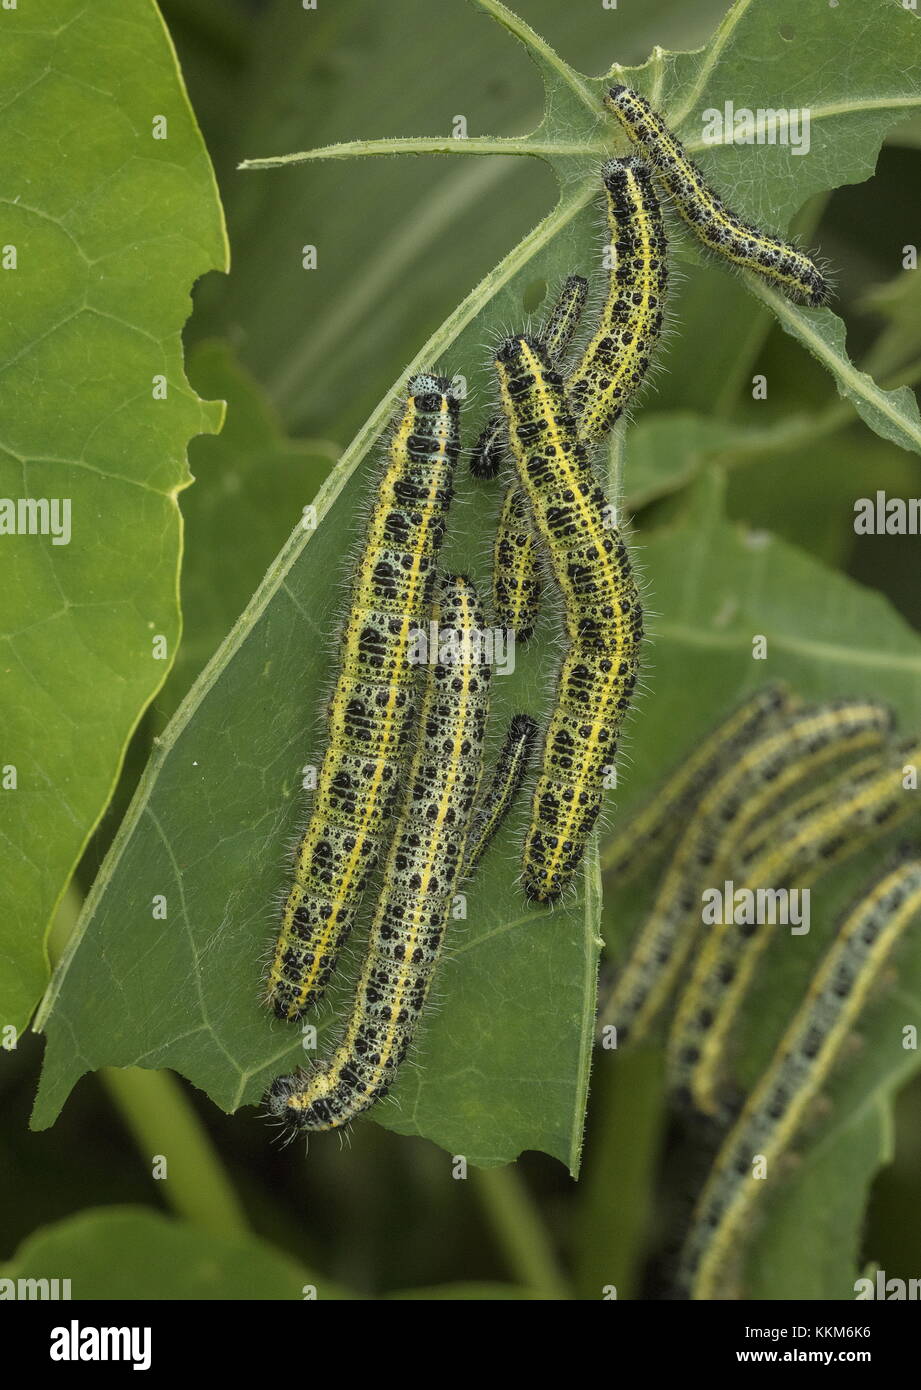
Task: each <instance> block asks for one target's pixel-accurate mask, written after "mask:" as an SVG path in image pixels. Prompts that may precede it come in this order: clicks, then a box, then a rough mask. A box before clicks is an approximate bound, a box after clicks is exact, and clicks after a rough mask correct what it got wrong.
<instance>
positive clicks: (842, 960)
mask: <svg viewBox="0 0 921 1390" xmlns="http://www.w3.org/2000/svg"><path fill="white" fill-rule="evenodd" d="M919 914H921V861H919V860H918V859H917V858H911V859H907V860H905V861H903V862H901V863H897V864H896V865H895V866H893V867H889V868H887V869H886V870H885V871H884V873H883V874H882V875H881V876H880V877H879V879H878V880H877V881H876V882H875V883H874V884H873V885H872V886H871V887H870V888H869V890H868V891H867V892H866V893H865V894H864V896H862V897H861V898H860V899H859V900H858V901H857V903H856V904H855V905H854V906H853V907H852V908H851V909H850V910H849V911H848V912H847V913H846V914H845V915H844V918H843V920H842V921H841V923H840V925H839V928H838V931H837V934H836V936H835V938H834V940H833V941H832V944H831V946H830V947H829V949H828V951H827V952H826V954H825V957H824V959H823V960H822V962H821V964H820V965H819V968H818V970H817V972H816V974H815V976H814V978H813V980H812V981H811V983H810V985H809V988H808V990H807V992H806V995H805V997H804V999H803V1001H802V1003H801V1004H800V1006H799V1008H798V1009H797V1011H796V1013H795V1015H794V1016H793V1019H792V1021H791V1022H790V1025H789V1027H788V1028H787V1029H786V1031H785V1033H784V1035H783V1037H782V1038H781V1040H780V1042H779V1043H778V1045H777V1049H776V1051H775V1053H774V1056H773V1058H772V1060H771V1062H770V1063H769V1064H768V1067H767V1070H766V1071H765V1072H764V1073H763V1075H762V1076H761V1079H760V1080H759V1082H758V1083H757V1085H756V1086H755V1088H754V1090H753V1091H752V1093H751V1095H750V1096H749V1098H748V1100H747V1101H746V1103H745V1107H744V1109H743V1110H742V1113H741V1114H740V1115H739V1117H738V1119H737V1120H736V1122H735V1124H734V1125H733V1127H732V1129H731V1130H730V1132H729V1134H728V1135H727V1136H726V1139H725V1141H724V1143H723V1145H722V1147H721V1149H720V1150H719V1153H718V1154H717V1157H716V1160H715V1162H714V1164H713V1169H712V1172H711V1175H710V1177H709V1179H708V1181H707V1183H706V1185H705V1187H704V1189H703V1192H702V1193H701V1195H700V1198H699V1199H698V1202H697V1205H696V1208H695V1211H694V1215H693V1218H692V1222H691V1228H690V1231H689V1232H688V1235H687V1238H686V1240H685V1244H684V1249H683V1252H682V1255H681V1258H680V1262H679V1272H678V1282H679V1287H680V1290H681V1292H682V1293H683V1294H684V1295H685V1296H687V1297H690V1298H694V1299H713V1298H719V1297H726V1281H727V1277H729V1278H730V1279H731V1276H732V1266H733V1265H734V1264H738V1262H739V1258H740V1253H741V1248H742V1245H743V1242H744V1237H745V1233H746V1228H747V1225H748V1222H749V1218H750V1215H751V1211H752V1208H753V1207H754V1206H755V1204H756V1203H757V1202H758V1199H759V1195H760V1193H761V1192H763V1190H764V1188H765V1187H766V1186H767V1185H768V1183H766V1182H765V1177H766V1178H767V1179H768V1180H770V1179H771V1178H772V1177H773V1176H774V1173H775V1170H776V1169H777V1167H778V1164H779V1162H780V1160H781V1157H782V1155H783V1154H784V1152H785V1151H786V1150H787V1149H789V1147H790V1144H791V1141H792V1139H793V1137H794V1135H795V1134H796V1131H797V1129H798V1127H799V1126H800V1123H801V1121H802V1119H803V1117H804V1115H805V1114H806V1112H807V1110H808V1108H809V1106H810V1105H811V1104H812V1102H813V1101H814V1099H815V1097H816V1096H817V1095H818V1093H819V1091H820V1090H821V1088H822V1086H823V1085H824V1084H825V1082H826V1080H827V1078H828V1075H829V1073H830V1071H831V1069H832V1067H833V1066H834V1064H835V1061H836V1060H837V1058H838V1057H839V1056H840V1053H841V1049H842V1047H843V1045H844V1044H845V1042H846V1041H847V1039H848V1037H849V1036H850V1033H851V1030H852V1029H853V1027H854V1025H855V1023H856V1021H857V1019H858V1017H859V1015H860V1013H861V1011H862V1010H863V1008H864V1007H865V1005H866V1003H867V999H868V997H869V995H870V993H871V990H872V989H873V986H874V985H875V983H876V980H877V979H878V977H879V974H880V970H881V968H882V966H883V965H884V964H885V963H886V962H887V961H888V959H889V958H890V956H891V954H892V951H893V949H894V947H895V946H896V944H897V943H898V941H899V939H900V938H901V937H902V935H903V934H904V932H905V931H906V929H907V928H908V927H909V926H910V925H911V923H912V922H914V921H916V920H917V918H918V916H919Z"/></svg>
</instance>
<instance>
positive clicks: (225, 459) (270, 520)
mask: <svg viewBox="0 0 921 1390" xmlns="http://www.w3.org/2000/svg"><path fill="white" fill-rule="evenodd" d="M188 373H189V378H190V380H191V381H192V382H193V383H194V385H195V388H196V390H198V391H200V392H201V393H202V394H203V395H205V396H209V397H218V398H219V399H223V400H224V401H225V402H226V405H227V417H226V420H225V422H224V428H223V429H222V430H221V432H220V434H219V435H216V436H213V437H203V438H201V439H196V440H194V441H193V443H192V445H191V447H190V449H189V465H190V467H191V469H192V473H193V475H194V478H195V483H194V486H193V487H190V488H188V489H187V490H186V491H185V492H184V493H183V494H182V501H181V507H182V517H183V521H184V523H185V555H184V561H183V567H182V628H183V631H182V644H181V646H180V648H179V652H178V654H177V657H176V661H175V663H174V665H173V669H172V671H171V672H170V676H169V680H168V681H167V683H166V685H165V686H164V688H163V689H162V690H161V691H160V693H159V695H158V696H157V699H156V713H157V717H158V720H159V721H160V722H161V723H165V722H166V720H167V719H168V718H169V716H170V715H171V714H173V713H174V712H175V710H176V707H177V706H178V704H179V702H180V700H181V699H182V697H183V695H185V693H186V691H187V690H188V689H189V687H190V686H191V684H192V682H193V681H194V679H195V677H196V676H197V675H198V673H199V672H200V671H201V669H202V667H203V666H204V665H205V663H206V661H208V659H209V658H210V657H211V656H213V654H214V652H215V651H216V649H217V647H218V645H219V644H220V642H221V641H222V640H223V639H224V637H226V636H227V633H228V632H229V631H230V629H231V628H232V627H233V624H234V621H235V620H236V619H237V618H238V617H239V616H240V614H241V612H242V611H243V609H244V608H245V607H246V604H247V602H248V600H249V598H250V595H251V594H252V592H253V589H254V588H256V586H257V585H258V583H259V581H260V579H261V578H262V576H263V574H264V573H265V570H266V567H267V566H268V565H269V563H270V562H271V560H272V558H273V556H274V555H275V554H276V553H277V551H278V549H279V547H280V546H281V545H282V544H283V543H284V541H285V539H286V538H287V536H288V533H289V532H290V530H291V526H292V524H293V523H294V522H295V521H296V519H297V517H298V516H299V515H301V514H302V513H303V511H304V508H305V507H306V506H307V505H308V504H309V503H311V502H312V500H313V498H314V497H315V496H316V492H317V489H318V488H319V487H320V484H321V483H322V482H323V480H324V478H325V477H326V476H327V474H328V473H329V472H330V469H331V467H332V465H333V463H334V461H335V459H336V456H337V454H338V452H339V451H338V449H337V448H336V446H335V445H334V444H332V443H330V442H329V441H327V440H309V441H308V440H292V439H289V438H288V437H287V436H286V435H285V434H284V433H283V432H282V429H281V425H280V423H279V421H278V419H277V418H276V416H275V413H274V411H273V410H272V408H271V406H270V405H269V403H268V402H267V400H266V399H265V395H264V393H263V392H262V390H261V389H260V387H259V386H258V385H257V383H256V382H255V381H254V380H253V379H252V377H251V376H250V375H249V373H248V372H247V371H246V370H245V369H244V368H243V367H241V366H240V365H239V363H238V362H237V361H236V359H235V358H234V356H233V353H232V352H231V350H230V348H229V347H228V346H227V344H225V343H221V342H216V341H211V342H205V343H200V344H199V345H198V346H197V347H195V348H194V349H193V350H192V352H191V353H190V354H189V360H188Z"/></svg>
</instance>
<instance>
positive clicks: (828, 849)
mask: <svg viewBox="0 0 921 1390" xmlns="http://www.w3.org/2000/svg"><path fill="white" fill-rule="evenodd" d="M906 757H907V758H908V759H909V761H911V762H913V763H916V762H917V761H918V760H919V759H921V743H918V742H913V743H906V744H903V745H902V746H901V747H900V748H899V750H898V764H897V765H896V763H895V761H894V759H893V756H892V754H891V753H890V754H889V755H888V757H887V758H886V759H885V760H884V764H883V766H882V768H880V764H879V762H878V761H877V763H876V765H875V767H871V768H870V769H869V770H868V771H866V772H864V773H863V774H862V775H860V776H858V777H854V778H852V779H851V781H850V782H849V783H847V784H845V785H843V786H838V787H836V788H835V790H834V793H833V794H832V795H831V796H830V797H829V798H828V799H827V800H823V801H821V802H820V803H819V805H818V806H816V805H815V803H814V797H813V795H812V793H811V792H807V794H806V796H805V798H804V805H803V807H802V809H800V808H798V806H797V805H796V804H795V803H794V805H793V806H791V807H790V808H789V810H790V814H789V818H788V819H787V821H786V823H785V824H784V826H783V828H782V829H780V830H779V831H778V832H777V835H776V836H774V835H772V837H771V839H770V840H767V839H765V838H764V836H763V835H762V834H761V833H760V832H759V831H755V832H754V833H753V834H752V835H751V836H750V837H749V839H748V840H747V841H745V842H743V843H742V846H741V849H740V852H739V856H738V861H737V864H738V869H737V870H736V872H738V875H739V878H740V881H741V882H742V883H744V885H745V886H746V887H749V888H755V889H757V888H776V887H778V886H781V885H783V884H785V883H788V882H789V881H791V880H792V879H793V878H794V877H795V880H796V884H797V887H805V886H807V885H808V884H809V883H811V882H812V881H813V880H814V879H816V878H818V877H820V875H822V874H823V873H825V872H826V871H827V870H828V869H829V868H831V867H832V865H834V864H838V863H840V862H841V861H842V860H844V859H847V858H848V857H849V856H850V855H853V854H857V853H858V852H859V851H860V850H861V849H863V848H864V847H865V846H866V845H867V844H869V843H870V842H871V841H872V840H873V839H874V838H875V837H876V836H878V835H881V834H883V833H884V831H886V830H889V829H891V828H892V827H893V826H895V825H898V824H899V823H900V822H901V821H903V820H905V819H906V818H907V817H908V816H909V815H911V813H912V812H913V811H914V810H915V804H914V801H913V799H912V797H911V794H910V793H908V792H906V790H905V788H904V786H903V784H902V762H903V759H904V758H906ZM771 934H772V928H771V924H770V923H762V924H756V923H735V922H731V923H728V924H720V925H716V926H713V927H711V928H710V932H709V935H708V937H707V939H706V941H705V942H704V946H703V949H702V950H701V953H700V956H699V958H698V961H697V965H696V967H695V970H694V973H693V976H692V978H691V981H690V984H689V985H688V996H687V1000H686V1002H685V1007H684V1009H683V1010H682V1019H681V1024H682V1028H681V1034H680V1039H676V1042H675V1044H674V1046H673V1056H674V1058H675V1063H676V1066H677V1067H678V1068H679V1069H680V1074H681V1076H682V1077H685V1076H686V1077H687V1084H688V1087H689V1090H690V1096H691V1099H692V1100H693V1103H694V1105H695V1106H696V1107H697V1109H698V1110H700V1111H702V1112H703V1113H704V1114H706V1115H714V1116H716V1115H719V1114H720V1112H721V1109H722V1106H721V1100H720V1083H721V1080H722V1066H721V1063H722V1059H723V1057H724V1055H725V1048H726V1041H727V1038H728V1036H729V1034H730V1032H731V1030H732V1028H733V1025H734V1024H735V1021H736V1018H737V1017H738V1012H739V1008H740V1006H741V1004H742V1002H743V1000H744V998H745V996H746V994H747V992H748V989H749V987H750V985H751V982H752V979H753V977H754V973H755V968H756V966H757V965H758V962H759V961H760V959H761V956H762V954H763V952H764V950H765V947H766V946H767V944H768V942H769V941H770V939H771ZM697 1001H700V1004H699V1007H698V1005H697Z"/></svg>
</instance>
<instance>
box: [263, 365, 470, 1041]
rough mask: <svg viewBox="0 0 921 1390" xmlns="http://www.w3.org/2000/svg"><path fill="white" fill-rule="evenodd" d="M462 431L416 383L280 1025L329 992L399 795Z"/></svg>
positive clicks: (382, 518)
mask: <svg viewBox="0 0 921 1390" xmlns="http://www.w3.org/2000/svg"><path fill="white" fill-rule="evenodd" d="M458 432H459V402H458V400H457V398H456V396H455V393H454V391H453V389H452V386H451V383H450V382H449V381H448V380H447V379H445V378H442V377H435V376H431V375H428V374H423V375H419V376H416V377H414V378H413V379H412V380H411V381H410V383H409V390H408V396H407V399H406V403H405V406H404V409H403V414H402V417H401V418H400V420H399V421H398V423H397V425H396V428H395V429H394V432H393V437H392V440H391V444H390V453H389V458H388V461H387V464H386V467H385V469H384V474H383V477H382V478H381V481H380V485H379V488H378V493H377V497H376V499H375V502H374V508H373V511H372V513H371V518H370V521H369V525H368V531H367V540H366V543H365V546H364V550H363V552H362V554H361V556H360V558H359V561H358V567H357V574H356V577H355V581H354V585H353V590H352V598H351V605H350V608H349V612H348V616H347V618H346V621H345V627H344V631H343V635H342V647H343V658H342V667H341V671H340V674H339V677H338V680H337V682H336V686H335V689H334V691H333V694H332V698H331V700H330V702H329V709H328V714H327V733H328V740H329V742H328V746H327V750H326V753H325V755H324V758H323V763H322V766H321V768H320V772H319V776H318V782H317V790H316V796H315V800H314V804H313V809H312V812H311V816H310V820H309V822H308V825H307V829H306V830H305V832H304V835H303V837H302V839H301V842H300V844H299V846H298V849H297V854H296V859H295V869H294V882H293V884H292V886H291V889H290V891H289V893H288V897H287V900H286V902H285V905H284V909H283V912H282V923H281V930H280V933H279V936H278V940H277V943H276V946H275V953H274V958H273V960H272V964H271V967H270V971H269V978H268V997H269V1001H270V1003H271V1005H272V1007H273V1008H274V1010H275V1013H276V1014H277V1015H278V1017H279V1018H284V1019H296V1018H298V1017H299V1016H300V1015H301V1014H302V1013H303V1012H304V1011H305V1010H306V1009H308V1008H310V1007H311V1006H312V1005H314V1004H315V1003H316V1002H317V1001H318V1000H319V999H320V997H321V996H322V994H323V992H324V990H325V988H326V985H327V983H328V981H329V978H330V975H331V974H332V972H333V970H334V969H335V966H336V961H337V957H338V955H339V951H340V948H341V946H342V944H343V942H344V940H345V938H346V937H347V935H348V933H349V931H350V929H351V926H352V923H353V920H354V917H355V913H356V911H357V908H358V905H359V902H360V900H361V896H362V894H363V892H364V891H365V888H366V886H367V883H368V879H369V876H370V874H371V873H372V871H373V869H374V867H375V865H376V863H377V859H378V855H379V853H380V848H381V841H382V838H383V837H384V835H385V833H386V832H387V830H388V828H389V823H390V819H391V816H392V813H393V809H394V806H395V804H396V801H397V798H398V796H399V794H400V789H401V788H400V778H401V773H402V769H403V766H404V762H405V758H406V754H407V749H408V747H409V743H410V737H411V732H412V728H413V719H414V714H415V709H414V705H415V701H414V675H415V671H414V667H413V666H412V665H411V663H410V660H409V655H410V645H411V643H412V640H413V635H414V633H415V632H416V630H417V629H418V628H419V627H420V626H421V625H422V624H423V623H424V622H425V620H426V617H427V614H428V612H429V609H430V606H431V600H432V591H433V584H434V580H435V566H436V560H437V556H438V551H439V549H440V546H441V542H442V538H443V536H444V532H445V521H446V517H447V513H448V508H449V506H450V503H451V496H452V489H453V474H454V468H455V464H456V462H457V456H458V449H459V438H458Z"/></svg>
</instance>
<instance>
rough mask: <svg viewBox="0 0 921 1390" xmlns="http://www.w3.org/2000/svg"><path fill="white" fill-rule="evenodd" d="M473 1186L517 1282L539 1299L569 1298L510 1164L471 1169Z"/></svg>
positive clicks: (540, 1224) (527, 1196)
mask: <svg viewBox="0 0 921 1390" xmlns="http://www.w3.org/2000/svg"><path fill="white" fill-rule="evenodd" d="M471 1171H472V1174H473V1179H474V1186H475V1189H476V1191H477V1193H478V1195H479V1197H480V1200H481V1202H482V1204H483V1207H484V1210H485V1211H486V1214H487V1216H488V1217H489V1221H490V1224H491V1226H492V1229H493V1234H494V1235H495V1237H496V1242H497V1244H498V1245H500V1246H501V1248H502V1251H503V1253H504V1255H505V1258H506V1261H507V1263H508V1267H509V1270H510V1271H511V1272H512V1274H513V1275H514V1276H515V1280H516V1282H517V1283H520V1284H525V1285H526V1286H527V1287H528V1288H529V1289H532V1290H533V1291H534V1292H535V1293H536V1294H538V1295H539V1296H540V1297H541V1298H545V1299H553V1300H559V1299H568V1298H569V1296H570V1294H569V1289H568V1288H567V1286H566V1281H565V1280H564V1278H563V1276H562V1273H561V1272H560V1268H559V1265H558V1263H557V1260H556V1256H555V1255H554V1253H553V1251H552V1249H551V1247H550V1242H549V1240H548V1239H547V1233H546V1230H545V1229H544V1224H543V1222H542V1221H541V1219H540V1216H539V1215H538V1213H537V1211H536V1209H535V1206H534V1203H533V1202H532V1200H531V1197H530V1194H529V1193H528V1190H527V1188H526V1187H525V1185H524V1183H523V1181H522V1179H521V1177H520V1175H519V1174H518V1172H517V1171H516V1169H515V1168H514V1166H513V1165H509V1166H508V1167H506V1168H473V1169H472V1170H471Z"/></svg>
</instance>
